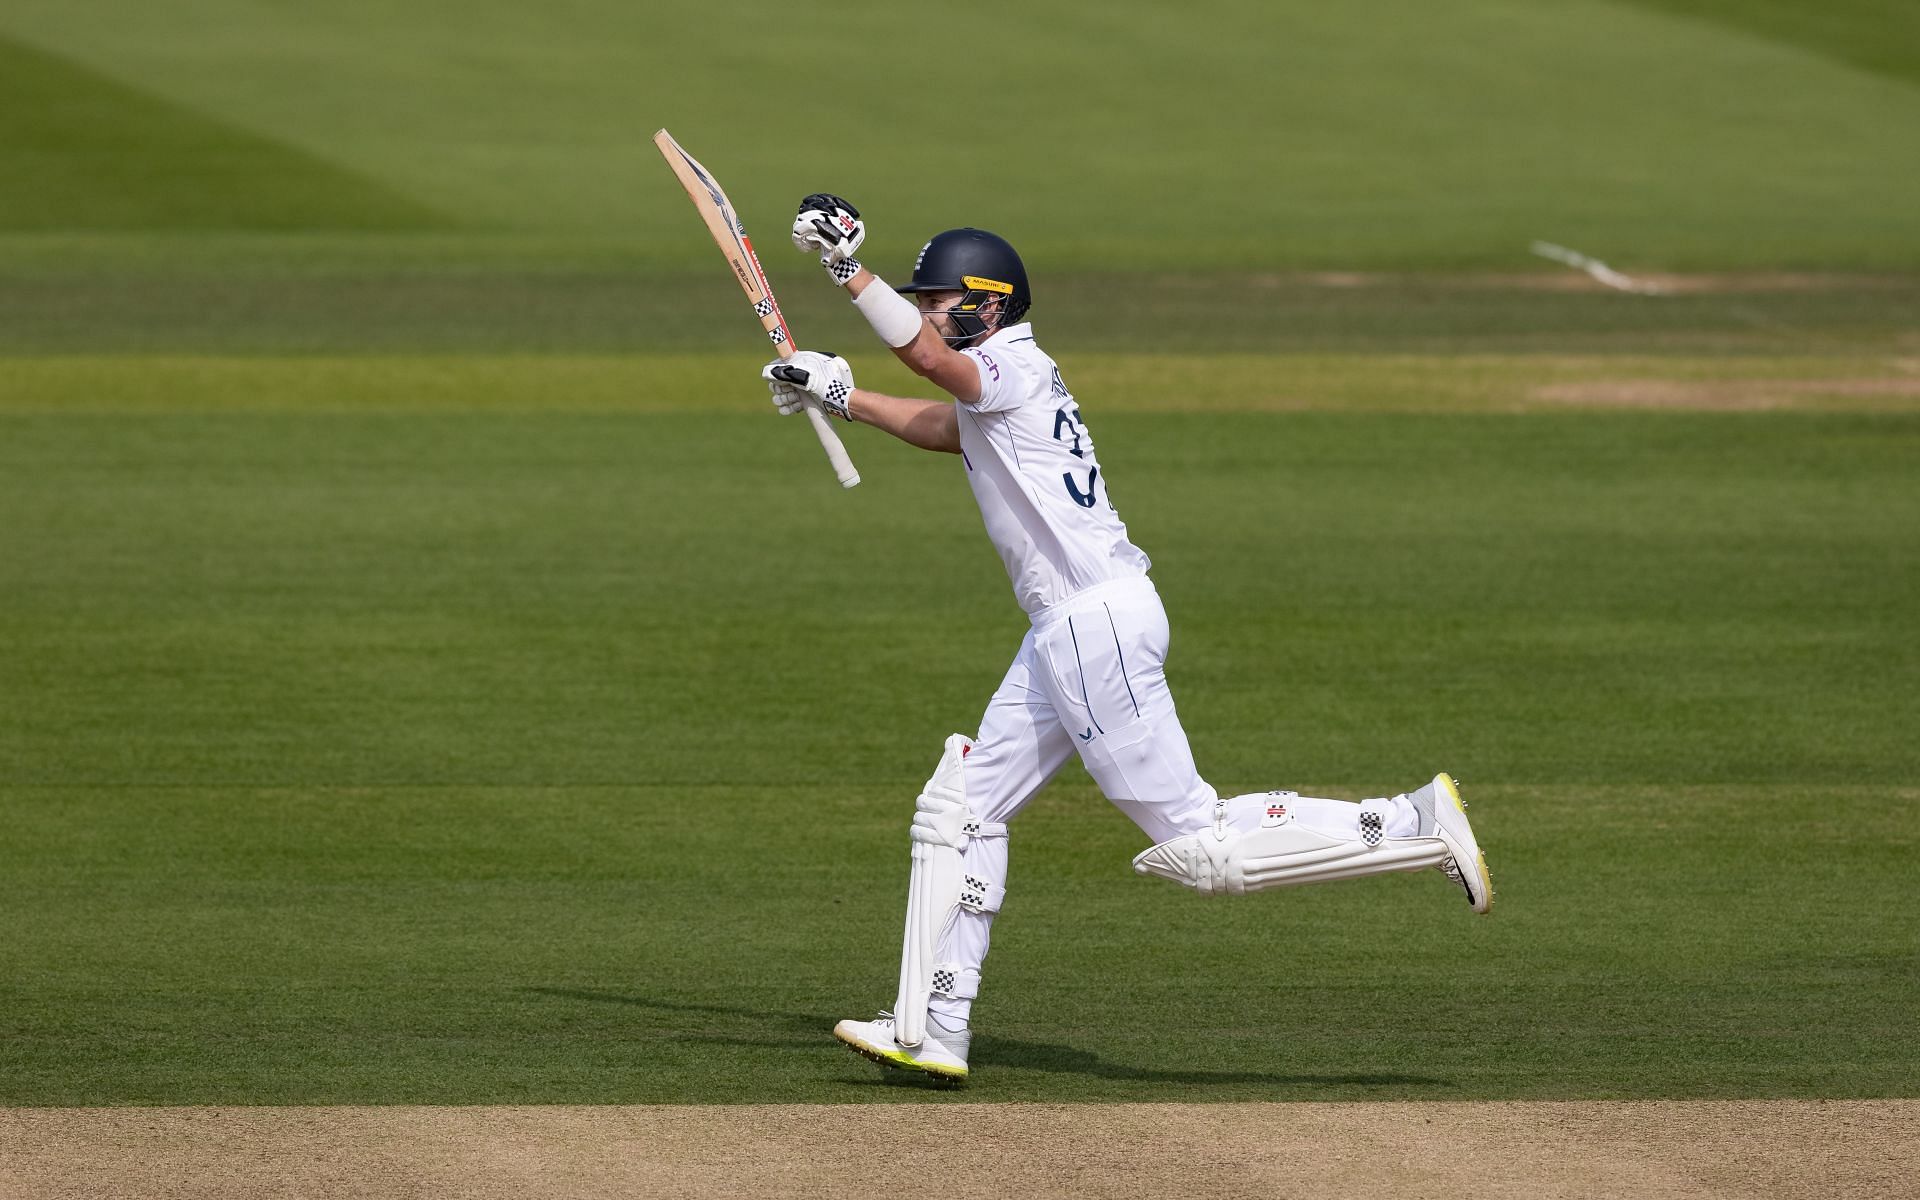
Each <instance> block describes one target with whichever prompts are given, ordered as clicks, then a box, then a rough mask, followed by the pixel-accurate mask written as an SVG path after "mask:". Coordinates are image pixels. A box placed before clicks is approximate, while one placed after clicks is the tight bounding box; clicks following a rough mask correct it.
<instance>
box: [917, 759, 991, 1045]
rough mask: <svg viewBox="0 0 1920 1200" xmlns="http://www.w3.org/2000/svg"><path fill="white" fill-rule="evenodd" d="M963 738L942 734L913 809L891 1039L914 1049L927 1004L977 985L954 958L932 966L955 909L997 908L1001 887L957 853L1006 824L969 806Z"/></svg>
mask: <svg viewBox="0 0 1920 1200" xmlns="http://www.w3.org/2000/svg"><path fill="white" fill-rule="evenodd" d="M969 745H970V743H969V740H968V738H967V736H966V735H965V734H960V733H956V734H954V735H953V736H952V737H949V738H948V739H947V745H946V752H945V753H944V754H942V755H941V756H940V765H939V766H938V767H935V768H934V771H933V777H932V778H930V779H928V780H927V786H926V788H925V790H923V791H922V792H921V793H920V799H919V801H918V802H917V803H916V804H915V806H914V814H913V829H912V836H913V873H912V875H911V877H910V878H909V880H908V884H907V928H906V934H905V936H904V938H903V939H902V945H901V950H900V991H899V994H898V995H897V996H895V998H894V1002H893V1019H894V1040H895V1041H897V1042H899V1044H900V1045H902V1046H907V1047H913V1046H918V1045H919V1044H920V1043H921V1042H922V1041H923V1040H925V1038H926V1036H927V1001H928V1000H929V999H930V998H931V997H932V995H933V993H934V992H936V991H938V992H940V993H941V994H942V995H946V996H953V997H956V998H959V999H972V998H973V996H974V995H975V994H977V993H978V992H979V990H980V972H979V971H978V970H973V969H964V970H963V969H962V968H961V967H960V966H959V964H957V963H937V962H935V961H934V956H935V955H936V954H938V953H939V949H940V939H941V937H942V936H943V935H944V934H945V933H946V931H947V927H948V926H949V925H951V924H952V923H953V919H954V915H955V914H956V913H957V912H958V911H959V910H960V909H961V908H970V909H972V910H974V911H975V912H998V911H1000V902H1001V900H1003V899H1004V898H1005V897H1006V888H1005V887H1004V886H1002V885H1001V884H999V883H997V882H995V881H993V880H990V879H981V878H978V877H976V876H973V875H969V874H968V873H967V872H966V871H965V870H964V869H963V867H962V859H961V851H963V850H965V849H966V848H967V843H968V842H969V841H970V840H972V839H973V838H977V837H1005V836H1007V827H1006V826H1005V825H1003V824H1000V823H999V822H991V821H980V820H976V819H975V818H974V815H973V812H972V810H971V809H969V808H968V807H967V789H966V778H965V775H964V773H963V772H962V770H961V761H962V760H963V759H964V758H965V757H966V753H967V750H968V748H969Z"/></svg>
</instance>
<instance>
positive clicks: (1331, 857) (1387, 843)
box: [1133, 802, 1447, 896]
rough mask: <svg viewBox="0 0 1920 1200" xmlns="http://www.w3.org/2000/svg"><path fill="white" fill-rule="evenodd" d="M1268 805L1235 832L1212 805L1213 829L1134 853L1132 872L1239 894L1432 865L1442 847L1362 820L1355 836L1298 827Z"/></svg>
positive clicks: (1211, 892)
mask: <svg viewBox="0 0 1920 1200" xmlns="http://www.w3.org/2000/svg"><path fill="white" fill-rule="evenodd" d="M1275 808H1278V809H1279V810H1280V811H1279V812H1278V813H1277V814H1275V813H1274V812H1273V811H1272V810H1269V815H1268V817H1267V818H1266V819H1265V820H1264V821H1262V822H1261V824H1260V827H1259V828H1257V829H1252V830H1248V831H1246V832H1244V833H1235V832H1234V831H1232V830H1231V829H1228V828H1227V826H1226V823H1225V820H1224V818H1223V816H1221V815H1220V814H1223V813H1224V802H1223V804H1222V805H1221V806H1219V807H1217V808H1216V810H1215V811H1216V814H1217V815H1216V820H1215V822H1214V828H1213V829H1212V830H1210V831H1209V832H1206V833H1194V834H1188V835H1186V836H1185V837H1177V838H1172V839H1170V840H1168V841H1164V842H1161V843H1160V844H1158V845H1156V846H1150V847H1148V848H1147V849H1146V850H1143V851H1141V852H1140V854H1139V855H1138V856H1136V857H1135V858H1134V860H1133V869H1134V870H1136V871H1138V872H1139V873H1140V874H1142V875H1158V876H1160V877H1161V878H1162V879H1171V880H1173V881H1174V882H1175V883H1182V884H1185V885H1186V886H1188V887H1190V888H1192V889H1193V890H1194V891H1196V892H1199V893H1200V894H1201V895H1203V896H1221V895H1226V896H1238V895H1243V894H1245V893H1247V892H1258V891H1262V890H1264V889H1266V888H1273V887H1289V886H1292V885H1294V884H1300V883H1325V882H1328V881H1330V880H1335V879H1358V878H1360V877H1362V876H1364V875H1379V874H1382V873H1384V872H1387V871H1419V870H1423V869H1425V868H1427V867H1434V866H1438V865H1439V864H1440V862H1441V861H1442V860H1443V859H1445V858H1446V857H1447V844H1446V843H1445V842H1443V841H1441V840H1440V839H1439V838H1437V837H1411V838H1390V837H1383V836H1381V835H1380V834H1379V833H1378V832H1377V831H1376V830H1375V829H1369V828H1368V826H1369V824H1370V823H1369V822H1367V821H1365V820H1363V821H1362V823H1361V828H1362V830H1363V833H1362V835H1361V836H1359V837H1353V838H1336V837H1329V836H1327V835H1326V834H1322V833H1315V832H1313V831H1312V830H1309V829H1302V828H1301V827H1300V826H1299V825H1297V824H1295V823H1294V822H1293V821H1292V820H1291V819H1290V817H1289V815H1288V814H1287V813H1286V812H1285V810H1284V806H1279V805H1276V806H1275Z"/></svg>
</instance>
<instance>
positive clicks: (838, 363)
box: [760, 350, 853, 421]
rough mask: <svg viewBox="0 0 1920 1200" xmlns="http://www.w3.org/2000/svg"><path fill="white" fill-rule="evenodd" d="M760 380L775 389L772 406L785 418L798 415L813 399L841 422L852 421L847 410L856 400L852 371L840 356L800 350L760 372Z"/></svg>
mask: <svg viewBox="0 0 1920 1200" xmlns="http://www.w3.org/2000/svg"><path fill="white" fill-rule="evenodd" d="M760 377H761V378H762V379H764V380H766V381H767V383H768V385H769V386H770V387H771V388H772V389H773V405H774V407H775V408H777V409H779V410H780V411H781V413H782V414H790V413H796V412H799V411H800V410H801V409H802V408H804V407H805V406H806V402H807V399H808V398H809V397H811V398H813V399H815V400H818V401H819V402H820V407H821V408H823V409H825V410H827V411H828V412H830V413H832V414H833V415H834V416H836V417H839V418H840V419H841V420H842V421H851V420H853V413H852V412H851V411H850V410H849V409H848V407H847V404H848V401H849V400H850V399H851V398H852V396H853V368H852V367H851V366H849V365H848V363H847V360H846V359H844V358H841V357H840V356H839V355H838V354H822V353H819V352H818V351H814V350H801V351H798V352H796V353H795V354H794V356H793V357H792V358H782V359H775V360H774V361H772V362H770V363H768V364H767V365H766V366H764V367H762V368H760Z"/></svg>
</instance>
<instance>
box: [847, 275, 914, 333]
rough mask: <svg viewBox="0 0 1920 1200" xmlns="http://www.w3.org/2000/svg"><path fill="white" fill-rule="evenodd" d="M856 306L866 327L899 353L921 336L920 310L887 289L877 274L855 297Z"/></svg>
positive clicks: (911, 302) (909, 301) (854, 304)
mask: <svg viewBox="0 0 1920 1200" xmlns="http://www.w3.org/2000/svg"><path fill="white" fill-rule="evenodd" d="M853 306H854V307H855V308H857V309H859V310H860V315H861V316H863V317H865V318H866V319H867V324H869V325H871V326H873V331H874V332H875V333H877V334H879V335H880V340H881V341H883V342H885V343H886V344H887V345H889V346H892V347H893V348H894V349H896V350H897V349H899V348H900V347H902V346H905V345H907V344H908V343H910V342H912V341H913V339H915V338H917V337H919V336H920V326H921V324H922V322H921V320H920V310H919V309H918V308H916V307H914V304H913V301H911V300H909V299H907V298H906V297H905V296H902V295H901V294H900V293H899V292H896V291H894V290H893V289H892V288H890V287H888V286H887V284H886V281H885V280H883V279H881V278H880V277H879V276H878V275H876V276H874V277H873V282H872V283H869V284H868V285H867V286H866V289H865V290H864V291H862V292H861V293H860V294H859V295H858V296H855V297H854V298H853Z"/></svg>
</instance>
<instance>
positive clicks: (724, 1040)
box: [521, 987, 1453, 1088]
mask: <svg viewBox="0 0 1920 1200" xmlns="http://www.w3.org/2000/svg"><path fill="white" fill-rule="evenodd" d="M521 990H522V991H525V992H531V993H533V994H534V995H538V996H552V997H554V998H556V999H561V1000H587V1001H591V1002H594V1003H598V1004H627V1005H632V1006H633V1007H635V1008H646V1009H652V1010H654V1011H656V1012H677V1013H710V1014H714V1015H719V1016H728V1017H750V1018H752V1019H753V1020H754V1021H757V1022H762V1023H764V1024H766V1025H768V1026H771V1027H773V1028H774V1029H776V1030H779V1031H781V1032H784V1033H787V1034H790V1035H791V1036H786V1037H774V1038H769V1037H764V1036H762V1037H741V1036H738V1035H736V1034H732V1033H726V1032H718V1031H706V1030H699V1031H695V1030H689V1031H686V1032H684V1033H682V1034H680V1035H679V1040H681V1041H687V1042H710V1043H715V1044H720V1045H730V1046H756V1047H761V1048H768V1047H771V1048H775V1049H809V1050H811V1049H817V1048H818V1047H819V1046H820V1045H821V1043H822V1037H823V1034H824V1033H825V1031H826V1029H828V1028H830V1027H831V1026H830V1025H829V1024H828V1023H826V1022H825V1020H824V1018H822V1017H821V1016H820V1015H819V1014H817V1013H798V1012H769V1011H767V1010H765V1009H759V1008H745V1007H742V1006H740V1005H734V1004H700V1003H692V1002H686V1001H675V1000H654V999H651V998H649V997H646V996H632V995H627V994H625V993H622V992H606V991H596V990H594V989H591V988H559V987H529V988H522V989H521ZM972 1059H973V1063H972V1065H973V1066H976V1067H979V1066H995V1067H1008V1068H1012V1069H1015V1070H1027V1071H1045V1072H1048V1073H1051V1074H1059V1075H1087V1076H1091V1077H1092V1078H1095V1079H1115V1080H1125V1081H1128V1082H1132V1083H1179V1084H1187V1085H1190V1086H1204V1085H1207V1084H1218V1085H1239V1086H1245V1085H1249V1084H1251V1085H1256V1086H1260V1087H1272V1088H1325V1087H1452V1086H1453V1081H1452V1080H1451V1079H1436V1078H1434V1077H1433V1076H1430V1075H1401V1074H1386V1073H1355V1074H1347V1075H1286V1074H1280V1073H1277V1072H1269V1071H1162V1070H1154V1069H1152V1068H1149V1067H1133V1066H1128V1065H1126V1064H1125V1063H1115V1062H1108V1061H1106V1060H1105V1059H1103V1058H1101V1057H1100V1056H1099V1055H1098V1054H1095V1053H1093V1052H1092V1051H1090V1050H1081V1049H1078V1048H1076V1047H1073V1046H1060V1045H1055V1044H1053V1043H1051V1042H1028V1041H1021V1040H1020V1039H1018V1038H1007V1037H985V1038H981V1039H980V1040H979V1041H978V1042H976V1043H975V1044H974V1049H973V1054H972ZM923 1082H924V1080H917V1079H915V1078H913V1077H912V1076H910V1075H907V1074H901V1073H896V1072H888V1073H887V1074H885V1075H882V1076H878V1077H876V1078H870V1079H864V1080H861V1081H859V1086H892V1085H898V1084H913V1083H923Z"/></svg>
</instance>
